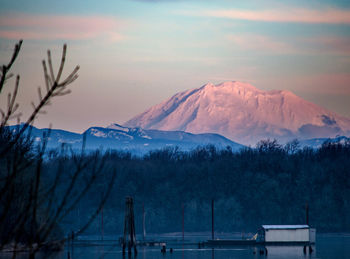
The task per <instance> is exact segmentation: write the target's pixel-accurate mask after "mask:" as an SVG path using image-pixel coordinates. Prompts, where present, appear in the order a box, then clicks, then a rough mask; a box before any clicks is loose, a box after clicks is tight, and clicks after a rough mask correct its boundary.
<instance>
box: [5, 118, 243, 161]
mask: <svg viewBox="0 0 350 259" xmlns="http://www.w3.org/2000/svg"><path fill="white" fill-rule="evenodd" d="M21 126H22V125H16V126H10V129H11V130H12V131H17V130H18V127H21ZM47 131H48V129H38V128H36V127H30V134H31V137H32V138H33V139H34V142H36V143H40V142H41V141H43V133H44V132H47ZM27 132H29V128H28V131H27ZM84 134H85V137H86V143H85V146H86V149H87V150H95V149H99V148H102V149H103V150H107V149H117V150H124V151H130V152H132V153H133V154H139V155H142V154H145V153H146V152H148V151H150V150H154V149H161V148H165V147H176V146H177V147H179V148H180V149H181V150H184V151H187V150H190V149H193V148H196V147H197V146H204V145H208V144H213V145H215V146H216V147H217V148H226V147H227V146H230V147H231V148H232V150H239V149H240V148H242V147H243V146H242V145H240V144H238V143H235V142H233V141H231V140H229V139H227V138H225V137H223V136H220V135H218V134H191V133H187V132H183V131H160V130H144V129H141V128H129V127H124V126H120V125H118V124H112V125H110V126H109V127H107V128H103V127H91V128H89V129H88V130H86V131H85V132H84V133H83V134H78V133H73V132H69V131H65V130H59V129H52V130H50V134H49V138H48V141H47V146H48V148H49V149H52V148H58V147H60V146H61V145H62V144H66V145H68V146H69V147H71V148H72V149H73V150H80V149H81V147H82V143H83V135H84Z"/></svg>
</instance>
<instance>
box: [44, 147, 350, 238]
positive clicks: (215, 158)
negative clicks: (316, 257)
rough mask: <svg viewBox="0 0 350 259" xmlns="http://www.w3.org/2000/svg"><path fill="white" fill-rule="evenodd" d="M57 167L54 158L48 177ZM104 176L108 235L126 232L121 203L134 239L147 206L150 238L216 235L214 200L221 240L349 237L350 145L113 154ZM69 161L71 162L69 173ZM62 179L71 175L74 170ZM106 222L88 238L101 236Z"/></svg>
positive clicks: (76, 216)
mask: <svg viewBox="0 0 350 259" xmlns="http://www.w3.org/2000/svg"><path fill="white" fill-rule="evenodd" d="M57 159H61V158H59V157H56V156H54V155H53V156H52V157H51V158H50V159H49V162H47V163H46V170H49V171H50V170H52V168H53V165H54V164H55V163H56V160H57ZM104 159H105V163H106V165H107V166H106V168H116V170H117V177H116V183H115V185H114V187H113V189H112V192H111V195H110V197H109V199H108V200H107V202H106V204H105V206H104V209H103V215H104V233H105V234H114V235H119V234H121V233H122V231H123V220H124V205H125V204H124V201H125V197H126V196H132V197H134V200H135V217H136V231H137V232H138V233H141V232H142V204H144V206H145V211H146V231H147V232H148V233H164V232H181V229H182V209H181V208H182V204H184V208H185V231H210V230H211V210H210V209H211V200H212V199H214V200H215V229H216V231H218V232H236V231H238V232H241V231H245V232H247V231H255V230H256V229H257V228H258V227H259V226H260V225H261V224H304V223H305V205H306V203H308V204H309V208H310V225H311V226H313V227H316V228H317V230H318V231H321V232H349V231H350V217H349V216H350V143H332V142H327V143H324V144H323V145H322V147H320V148H319V149H311V148H304V149H299V148H298V142H297V141H293V142H291V143H288V144H287V145H285V146H281V145H279V144H278V143H277V142H276V141H269V140H267V141H261V142H260V143H258V145H257V147H256V148H245V149H242V150H241V151H240V152H233V151H232V150H231V149H230V148H227V149H224V150H217V149H216V148H215V147H214V146H206V147H198V148H197V149H195V150H193V151H191V152H181V151H180V150H179V149H177V148H166V149H163V150H158V151H152V152H150V153H148V154H147V155H145V156H144V157H143V158H137V157H133V156H132V155H131V154H129V153H123V152H117V151H109V152H107V154H105V156H104ZM69 163H71V162H70V159H69V158H67V164H68V165H69ZM66 168H67V169H66V171H65V174H68V175H69V166H67V167H66ZM110 173H111V172H110V171H108V170H106V171H104V172H103V175H104V176H103V177H100V178H99V179H97V181H96V182H95V183H94V187H93V188H92V189H91V190H90V192H89V194H88V196H87V197H86V198H85V199H83V200H82V201H81V202H80V203H79V204H78V206H77V207H76V209H74V210H73V211H72V212H71V214H70V217H69V219H70V220H68V221H67V222H65V225H64V229H65V230H66V231H67V232H68V231H70V230H71V229H72V230H74V231H77V230H78V229H79V227H80V226H79V222H84V220H85V215H89V214H91V211H92V210H94V207H95V206H96V204H98V200H99V198H100V197H101V195H102V194H103V192H104V189H105V188H106V185H107V183H106V182H105V180H104V179H108V178H109V177H108V176H109V174H110ZM100 217H101V215H100V216H99V217H97V218H96V220H95V221H94V222H93V223H92V224H91V225H90V228H89V229H88V233H91V234H97V235H99V234H100V233H101V231H102V229H101V228H102V224H101V218H100Z"/></svg>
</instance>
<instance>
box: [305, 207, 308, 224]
mask: <svg viewBox="0 0 350 259" xmlns="http://www.w3.org/2000/svg"><path fill="white" fill-rule="evenodd" d="M305 217H306V225H309V204H308V203H306V205H305Z"/></svg>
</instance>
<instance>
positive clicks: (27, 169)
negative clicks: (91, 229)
mask: <svg viewBox="0 0 350 259" xmlns="http://www.w3.org/2000/svg"><path fill="white" fill-rule="evenodd" d="M21 46H22V41H19V42H18V43H17V44H16V45H15V48H14V52H13V55H12V58H11V60H10V62H9V63H8V64H7V65H3V66H2V70H1V77H0V94H3V92H4V86H5V84H6V83H7V82H8V80H9V79H10V78H11V77H12V76H13V74H12V73H10V69H11V67H12V65H13V64H14V62H15V60H16V58H17V56H18V54H19V52H20V49H21ZM66 52H67V46H66V45H64V46H63V51H62V58H61V62H60V66H59V69H58V72H57V74H55V73H54V69H53V65H52V59H51V52H50V51H49V50H48V52H47V61H45V60H43V62H42V65H43V71H44V79H45V85H46V87H45V91H43V90H42V88H40V87H38V99H39V100H38V102H37V104H35V103H34V102H32V106H33V111H32V113H31V114H30V115H29V116H28V118H26V119H25V123H24V124H21V125H19V126H17V128H16V130H14V131H11V130H9V128H8V127H7V125H8V123H9V121H11V120H13V119H17V120H18V122H19V119H20V117H21V116H22V114H21V113H18V110H19V107H20V105H19V104H18V103H17V102H16V98H17V93H18V90H19V83H20V76H19V75H17V76H16V80H15V86H14V88H13V90H12V91H10V93H9V94H8V102H7V107H6V109H1V110H0V112H1V116H2V117H1V124H0V193H1V196H0V250H4V249H6V250H10V251H13V257H15V256H16V253H17V251H18V250H27V251H29V256H30V258H33V257H34V255H35V254H36V252H37V251H39V250H40V249H41V248H44V247H45V248H48V249H49V250H54V249H61V248H62V245H63V243H64V241H65V239H66V238H65V235H64V232H63V231H62V229H61V227H60V223H61V222H62V221H63V220H64V219H65V218H66V217H67V215H69V213H70V212H71V211H72V210H73V209H74V208H75V206H76V205H77V204H78V203H79V202H80V200H81V199H82V198H83V197H84V196H85V195H86V194H87V193H88V192H89V190H90V189H91V187H92V186H93V184H94V183H95V182H96V180H97V179H98V178H99V177H101V172H102V170H106V166H105V159H104V156H103V155H101V154H100V153H99V152H98V151H96V152H95V153H93V154H89V155H85V152H84V148H85V137H84V139H83V141H82V143H83V144H82V150H81V153H80V154H75V153H73V151H71V152H70V153H69V154H68V153H67V152H66V151H65V150H66V149H65V148H62V150H61V156H60V157H59V158H57V159H56V160H55V166H54V167H52V168H51V169H50V170H49V171H44V170H43V168H44V167H45V166H46V163H47V162H46V161H45V155H46V143H47V138H48V137H49V136H50V130H48V132H46V133H45V134H44V136H43V141H42V142H41V143H40V144H39V145H37V146H35V145H34V142H33V140H32V139H31V134H30V133H31V125H32V124H33V122H34V121H35V119H36V118H37V116H38V115H39V114H41V113H45V111H44V110H43V109H44V108H45V107H46V106H47V105H50V104H51V102H52V100H53V99H54V98H55V97H58V96H63V95H66V94H69V93H70V90H69V89H67V87H68V86H69V85H70V84H71V83H73V82H74V81H75V80H76V79H77V78H78V74H77V72H78V70H79V66H76V67H75V69H74V70H73V71H72V72H71V73H70V74H69V75H68V76H67V77H66V78H65V79H62V73H63V70H64V64H65V61H66ZM67 157H69V159H70V162H71V163H70V165H69V166H70V167H69V170H67V168H66V166H67V165H66V163H67ZM108 170H111V171H112V173H110V174H109V175H110V178H109V180H108V181H109V183H108V184H107V185H106V190H105V191H104V195H103V196H102V197H101V199H100V200H99V202H98V204H97V205H96V206H95V209H94V211H92V212H91V213H90V217H89V218H88V219H87V220H86V222H85V224H82V225H81V226H80V228H79V229H76V230H75V232H76V233H75V234H80V233H82V232H83V231H84V230H85V229H86V228H87V227H88V226H89V225H90V224H91V222H92V221H93V220H94V218H95V217H96V216H97V215H98V213H99V211H100V210H101V208H102V207H103V204H104V203H105V202H106V199H107V197H108V196H109V194H110V191H111V189H112V185H113V183H114V179H115V175H116V173H115V170H113V169H112V168H108Z"/></svg>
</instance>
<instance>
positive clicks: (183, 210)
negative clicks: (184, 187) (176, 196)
mask: <svg viewBox="0 0 350 259" xmlns="http://www.w3.org/2000/svg"><path fill="white" fill-rule="evenodd" d="M184 240H185V205H184V204H183V203H182V241H184Z"/></svg>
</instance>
